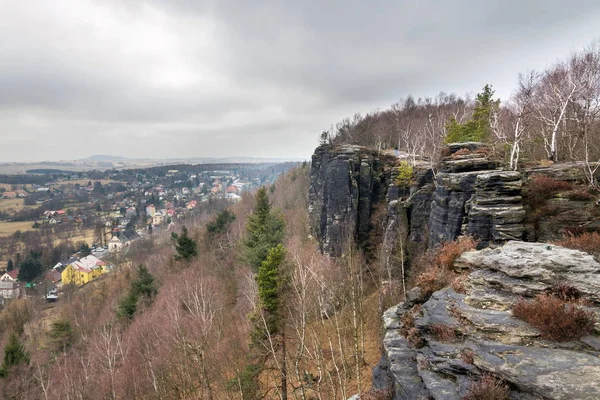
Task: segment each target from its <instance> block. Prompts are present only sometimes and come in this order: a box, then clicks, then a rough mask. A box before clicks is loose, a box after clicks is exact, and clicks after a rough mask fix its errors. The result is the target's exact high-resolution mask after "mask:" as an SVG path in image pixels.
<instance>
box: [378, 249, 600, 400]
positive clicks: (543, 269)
mask: <svg viewBox="0 0 600 400" xmlns="http://www.w3.org/2000/svg"><path fill="white" fill-rule="evenodd" d="M455 267H456V268H457V269H463V270H466V271H468V272H469V274H468V276H467V278H466V280H465V282H464V290H461V293H457V292H456V291H454V290H453V289H451V288H445V289H442V290H440V291H438V292H435V293H434V294H433V295H432V296H431V297H430V298H429V299H427V301H426V302H425V303H424V304H422V306H417V307H414V306H415V303H417V302H418V300H419V299H418V296H417V297H415V296H409V300H407V301H406V302H404V303H401V304H400V305H399V306H397V307H393V308H391V309H389V310H388V311H387V312H386V313H385V315H384V324H385V337H384V348H385V353H386V356H387V366H386V368H387V370H388V371H389V376H390V377H391V378H392V382H393V387H394V393H395V397H394V399H429V398H434V399H460V398H461V397H462V396H464V395H465V394H466V393H467V392H468V391H469V388H470V387H471V386H472V385H473V384H474V382H476V381H477V380H478V379H479V378H480V377H481V376H482V375H483V374H491V375H492V376H494V377H496V378H497V379H499V380H502V381H503V382H504V383H505V384H506V385H507V386H508V387H509V388H510V392H509V397H510V398H511V399H598V398H600V358H599V356H600V339H599V338H598V336H597V335H596V333H594V334H593V335H589V336H584V337H583V338H581V339H579V340H574V341H571V342H562V343H557V342H551V341H548V340H542V339H541V338H540V333H539V331H538V330H537V329H535V328H533V327H531V326H529V325H528V324H527V323H525V322H523V321H521V320H519V319H517V318H515V317H514V316H513V315H512V312H511V308H512V306H513V304H514V303H515V302H516V301H517V300H518V299H519V298H521V297H522V296H523V297H533V296H535V295H536V294H540V293H542V292H545V291H547V290H548V289H550V288H551V287H552V286H553V285H554V284H556V283H559V282H560V283H563V284H566V285H569V286H571V287H574V288H576V289H577V290H579V292H580V293H581V294H582V295H583V297H584V298H585V299H586V301H587V306H585V308H586V309H587V310H590V311H593V312H594V313H596V314H597V315H600V307H599V305H600V264H598V263H597V262H596V261H595V260H594V259H593V257H592V256H590V255H588V254H586V253H583V252H580V251H576V250H570V249H565V248H561V247H556V246H553V245H547V244H543V243H526V242H519V241H510V242H508V243H507V244H505V245H504V246H502V247H499V248H488V249H484V250H480V251H472V252H468V253H465V254H463V255H462V256H461V257H460V258H459V259H458V260H457V262H456V263H455ZM421 301H422V300H421ZM408 313H413V314H414V317H413V318H412V319H408V318H406V316H407V314H408ZM407 321H412V323H413V326H412V327H407V326H404V325H403V322H404V323H409V322H407ZM440 326H442V327H445V329H447V330H449V332H450V333H447V334H446V335H445V336H444V335H442V337H440V335H439V334H437V333H436V329H439V328H436V327H440ZM407 328H412V330H410V335H407V334H406V332H407V331H408V329H407ZM597 329H598V327H597ZM409 336H410V340H409Z"/></svg>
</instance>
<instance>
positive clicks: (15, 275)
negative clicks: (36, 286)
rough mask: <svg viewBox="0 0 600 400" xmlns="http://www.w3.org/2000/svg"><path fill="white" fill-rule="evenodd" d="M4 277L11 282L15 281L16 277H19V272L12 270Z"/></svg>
mask: <svg viewBox="0 0 600 400" xmlns="http://www.w3.org/2000/svg"><path fill="white" fill-rule="evenodd" d="M6 275H8V276H10V277H11V278H12V279H13V280H15V279H17V276H19V270H18V269H13V270H12V271H7V272H6Z"/></svg>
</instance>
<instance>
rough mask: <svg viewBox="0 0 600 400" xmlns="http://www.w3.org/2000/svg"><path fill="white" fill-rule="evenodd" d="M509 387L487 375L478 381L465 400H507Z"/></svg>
mask: <svg viewBox="0 0 600 400" xmlns="http://www.w3.org/2000/svg"><path fill="white" fill-rule="evenodd" d="M508 398H509V397H508V387H507V386H506V385H505V384H503V383H502V382H501V381H499V380H498V379H496V378H495V377H494V376H493V375H490V374H485V375H483V376H482V377H481V378H480V379H479V381H477V382H476V383H475V384H473V386H471V389H470V390H469V392H468V393H467V394H466V395H465V396H464V397H463V400H507V399H508Z"/></svg>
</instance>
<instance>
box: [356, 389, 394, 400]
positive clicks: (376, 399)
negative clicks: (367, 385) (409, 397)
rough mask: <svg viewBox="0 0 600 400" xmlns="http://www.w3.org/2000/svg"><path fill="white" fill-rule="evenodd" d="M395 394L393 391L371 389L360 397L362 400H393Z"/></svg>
mask: <svg viewBox="0 0 600 400" xmlns="http://www.w3.org/2000/svg"><path fill="white" fill-rule="evenodd" d="M392 397H393V394H392V391H391V390H376V389H371V390H369V391H368V392H366V393H363V394H361V395H360V400H392Z"/></svg>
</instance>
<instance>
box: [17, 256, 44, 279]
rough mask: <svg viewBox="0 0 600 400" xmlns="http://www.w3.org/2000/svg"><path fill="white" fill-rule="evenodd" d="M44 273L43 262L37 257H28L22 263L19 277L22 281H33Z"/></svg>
mask: <svg viewBox="0 0 600 400" xmlns="http://www.w3.org/2000/svg"><path fill="white" fill-rule="evenodd" d="M41 273H42V264H41V263H40V261H39V260H38V259H37V258H34V257H28V258H27V260H25V261H23V262H22V263H21V268H20V269H19V275H18V278H19V280H20V281H21V282H31V281H33V280H34V279H35V278H37V277H38V276H39V275H40V274H41Z"/></svg>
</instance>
